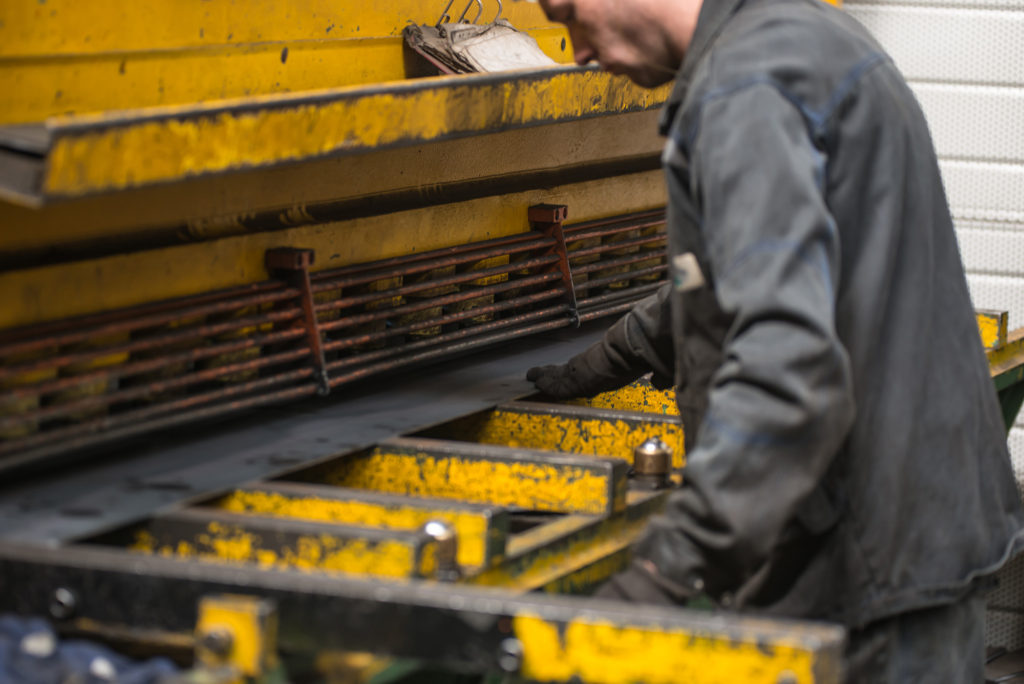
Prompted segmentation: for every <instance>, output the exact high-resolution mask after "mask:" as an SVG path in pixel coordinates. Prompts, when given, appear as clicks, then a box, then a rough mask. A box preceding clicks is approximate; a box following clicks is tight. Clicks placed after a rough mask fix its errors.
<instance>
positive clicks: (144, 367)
mask: <svg viewBox="0 0 1024 684" xmlns="http://www.w3.org/2000/svg"><path fill="white" fill-rule="evenodd" d="M305 334H306V333H305V331H304V330H302V329H301V328H293V329H290V330H282V331H280V332H274V333H268V334H266V335H253V336H252V337H243V338H239V339H237V340H233V341H230V342H223V343H221V344H216V345H213V346H207V347H197V348H195V349H189V350H187V351H183V352H179V353H173V354H170V355H167V356H160V357H157V358H153V359H146V360H144V361H129V362H127V363H123V364H119V365H116V366H110V367H109V368H104V369H101V370H97V371H93V372H91V373H83V374H82V375H74V376H69V377H63V378H57V379H55V380H48V381H46V382H42V383H38V384H35V385H25V386H21V387H12V388H9V389H6V390H4V391H5V392H6V393H7V394H8V396H10V397H12V398H23V397H33V396H38V395H45V394H50V393H52V392H59V391H60V390H64V389H68V388H71V387H77V386H79V385H82V384H88V383H90V382H94V381H96V380H121V379H123V378H128V377H131V376H134V375H139V374H141V373H149V372H152V371H157V370H160V369H162V368H166V367H169V366H174V365H178V364H188V363H195V362H196V361H202V360H204V359H207V358H210V357H213V356H220V355H222V354H229V353H231V352H235V351H241V350H243V349H248V348H250V347H263V346H266V345H271V344H278V343H280V342H288V341H291V340H294V339H297V338H299V337H302V336H304V335H305Z"/></svg>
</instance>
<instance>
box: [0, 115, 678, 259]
mask: <svg viewBox="0 0 1024 684" xmlns="http://www.w3.org/2000/svg"><path fill="white" fill-rule="evenodd" d="M657 116H658V113H657V111H646V112H634V113H631V114H623V115H619V116H611V117H600V118H596V119H582V120H579V121H570V122H566V123H561V124H555V125H552V126H534V127H530V128H523V129H518V130H512V131H503V132H501V133H491V134H488V135H480V136H473V137H471V138H460V139H455V140H447V141H444V142H436V143H430V144H428V145H417V146H413V147H405V148H396V149H389V150H380V151H377V152H375V153H373V154H365V155H355V156H348V157H344V158H341V159H337V158H332V159H319V160H313V161H309V162H306V163H303V164H301V165H287V166H284V167H275V168H270V169H258V170H252V171H247V172H243V173H238V174H230V175H227V176H224V177H222V178H220V179H219V180H218V181H217V182H216V183H210V182H209V179H193V180H191V181H183V182H181V183H175V184H173V185H160V186H153V187H149V188H142V189H138V190H133V191H129V192H122V193H116V194H113V195H94V196H90V197H84V198H79V199H75V200H68V201H64V202H60V203H57V204H50V205H46V206H44V207H42V208H39V209H28V208H24V207H19V206H17V205H14V204H7V203H4V202H0V225H2V226H5V228H7V230H4V231H0V250H2V251H4V252H8V253H10V254H15V253H18V252H20V251H22V250H27V249H33V248H40V247H42V248H46V247H49V246H52V245H61V246H67V245H69V244H74V243H76V242H81V241H84V240H94V239H98V238H105V239H108V240H113V239H117V238H123V237H127V236H132V235H135V234H138V233H143V234H145V233H146V232H147V231H152V230H153V229H154V228H159V227H166V226H186V224H187V228H184V229H183V233H184V235H183V237H184V238H189V239H211V238H217V237H226V236H228V235H231V234H238V233H243V232H245V228H244V227H243V226H242V225H241V223H242V221H241V219H242V218H244V217H247V216H249V215H251V214H252V213H253V212H271V213H281V214H286V215H288V216H289V218H290V219H293V220H292V222H293V223H295V224H296V225H299V223H297V222H296V220H298V219H301V218H302V217H303V215H304V214H308V211H307V208H308V207H311V206H319V205H322V204H323V203H326V202H338V201H341V200H353V199H356V198H365V197H368V196H371V195H378V194H383V193H389V192H411V191H413V190H415V189H416V188H423V187H424V186H432V189H433V187H437V186H446V185H448V184H456V183H463V182H467V181H470V182H472V181H476V180H479V179H492V180H493V179H494V178H496V177H499V176H509V175H519V174H524V173H532V172H534V171H537V170H538V169H540V170H551V169H556V168H558V169H564V168H566V167H576V168H579V167H581V166H584V165H589V164H594V163H597V162H600V161H601V160H613V159H625V158H635V157H636V156H638V155H641V156H647V155H649V156H651V157H656V155H657V154H659V153H660V151H661V147H662V141H661V139H660V138H659V137H658V133H657V131H658V126H657ZM481 151H483V152H481ZM396 169H400V170H401V171H400V172H399V173H396ZM659 180H660V178H659ZM624 184H625V183H624ZM651 185H652V187H654V188H655V189H657V190H659V191H660V194H658V195H653V194H652V193H651V192H649V191H641V190H640V189H639V188H636V187H624V188H622V190H620V191H616V192H606V193H604V194H603V195H599V196H595V197H591V198H588V199H587V200H586V201H585V202H570V203H569V204H570V209H569V215H570V218H571V220H572V221H586V220H589V219H593V218H598V217H601V216H609V215H615V214H619V213H628V212H631V211H637V210H641V209H650V208H654V207H658V206H663V205H664V203H665V197H664V182H660V183H658V184H657V185H655V184H654V183H653V182H652V183H651ZM634 197H635V198H634ZM640 202H649V204H646V205H644V204H641V203H640ZM563 203H564V202H563ZM627 205H628V206H627ZM320 257H321V258H322V255H320Z"/></svg>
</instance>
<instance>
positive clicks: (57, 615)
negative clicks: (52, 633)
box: [50, 587, 78, 620]
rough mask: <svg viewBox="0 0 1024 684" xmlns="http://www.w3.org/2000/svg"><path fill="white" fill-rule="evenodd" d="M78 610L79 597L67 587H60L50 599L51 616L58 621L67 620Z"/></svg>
mask: <svg viewBox="0 0 1024 684" xmlns="http://www.w3.org/2000/svg"><path fill="white" fill-rule="evenodd" d="M77 608H78V597H77V596H75V592H73V591H71V590H70V589H68V588H67V587H59V588H58V589H57V590H56V591H54V592H53V597H51V599H50V615H51V616H52V617H53V618H54V619H56V620H67V619H68V618H70V617H71V616H72V615H74V614H75V610H76V609H77Z"/></svg>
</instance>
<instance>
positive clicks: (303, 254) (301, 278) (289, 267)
mask: <svg viewBox="0 0 1024 684" xmlns="http://www.w3.org/2000/svg"><path fill="white" fill-rule="evenodd" d="M315 258H316V255H315V253H314V252H313V250H311V249H298V248H295V247H277V248H274V249H268V250H267V253H266V255H265V263H266V266H267V271H268V272H269V273H270V274H271V275H272V276H273V275H282V276H285V277H286V278H287V279H288V280H290V281H291V283H292V284H293V285H294V286H295V287H297V288H299V291H300V292H301V293H302V294H301V299H302V314H303V321H304V323H305V329H306V339H307V340H308V341H309V351H310V354H311V356H312V360H313V370H314V377H315V378H316V385H317V394H319V395H320V396H326V395H327V394H329V393H330V391H331V386H330V379H329V378H328V376H327V360H326V359H325V358H324V347H323V341H322V340H321V338H320V325H319V323H318V322H317V318H316V303H315V302H314V301H313V287H312V284H311V283H310V280H309V268H310V266H312V265H313V260H314V259H315Z"/></svg>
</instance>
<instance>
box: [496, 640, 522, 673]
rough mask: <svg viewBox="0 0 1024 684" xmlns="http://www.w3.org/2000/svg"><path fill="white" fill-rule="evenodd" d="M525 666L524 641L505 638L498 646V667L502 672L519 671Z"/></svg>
mask: <svg viewBox="0 0 1024 684" xmlns="http://www.w3.org/2000/svg"><path fill="white" fill-rule="evenodd" d="M522 666H523V643H522V642H521V641H519V639H505V640H503V641H502V642H501V645H500V646H499V647H498V667H499V668H500V669H501V671H502V672H509V673H513V672H519V668H521V667H522Z"/></svg>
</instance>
